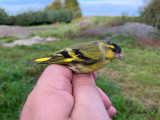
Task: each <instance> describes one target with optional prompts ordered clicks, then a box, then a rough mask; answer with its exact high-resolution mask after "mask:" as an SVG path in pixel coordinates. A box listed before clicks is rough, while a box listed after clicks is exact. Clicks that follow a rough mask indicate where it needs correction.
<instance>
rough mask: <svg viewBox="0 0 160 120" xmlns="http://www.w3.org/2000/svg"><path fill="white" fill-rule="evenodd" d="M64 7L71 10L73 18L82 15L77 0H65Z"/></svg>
mask: <svg viewBox="0 0 160 120" xmlns="http://www.w3.org/2000/svg"><path fill="white" fill-rule="evenodd" d="M64 8H65V9H69V10H71V11H72V12H73V14H74V18H78V17H82V13H81V9H80V7H79V3H78V1H77V0H65V2H64Z"/></svg>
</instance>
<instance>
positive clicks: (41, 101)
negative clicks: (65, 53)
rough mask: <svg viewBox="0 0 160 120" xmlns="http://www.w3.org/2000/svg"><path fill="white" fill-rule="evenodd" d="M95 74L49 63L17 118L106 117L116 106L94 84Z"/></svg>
mask: <svg viewBox="0 0 160 120" xmlns="http://www.w3.org/2000/svg"><path fill="white" fill-rule="evenodd" d="M96 77H97V76H96V74H95V73H91V74H74V73H72V71H71V70H70V69H69V68H68V67H66V66H63V65H55V64H54V65H50V66H49V67H47V68H46V70H45V71H44V72H43V74H42V75H41V77H40V78H39V80H38V82H37V84H36V86H35V88H34V89H33V91H32V92H31V93H30V95H29V97H28V99H27V101H26V103H25V105H24V107H23V111H22V114H21V120H110V119H111V118H112V117H113V116H114V115H115V114H116V109H115V108H114V107H112V106H111V102H110V100H109V98H108V97H107V96H106V95H105V94H104V93H103V91H102V90H101V89H100V88H98V87H96V85H95V79H96Z"/></svg>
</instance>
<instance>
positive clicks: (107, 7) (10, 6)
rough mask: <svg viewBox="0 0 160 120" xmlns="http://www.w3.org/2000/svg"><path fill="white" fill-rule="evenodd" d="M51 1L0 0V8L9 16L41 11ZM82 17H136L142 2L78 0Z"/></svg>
mask: <svg viewBox="0 0 160 120" xmlns="http://www.w3.org/2000/svg"><path fill="white" fill-rule="evenodd" d="M52 1H53V0H0V7H1V8H4V9H5V11H6V12H8V13H9V14H17V13H21V12H24V11H27V10H42V9H43V8H44V7H45V6H46V5H49V4H50V3H52ZM78 2H79V4H80V7H81V10H82V14H83V16H105V15H108V16H120V15H121V14H122V13H127V14H128V15H129V16H138V15H139V14H138V9H139V8H140V7H141V6H143V0H78Z"/></svg>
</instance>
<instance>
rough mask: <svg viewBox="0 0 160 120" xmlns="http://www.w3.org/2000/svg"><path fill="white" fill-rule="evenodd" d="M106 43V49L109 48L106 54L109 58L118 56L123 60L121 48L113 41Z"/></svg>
mask: <svg viewBox="0 0 160 120" xmlns="http://www.w3.org/2000/svg"><path fill="white" fill-rule="evenodd" d="M106 45H107V49H109V52H108V53H107V56H110V59H115V58H118V59H120V60H123V61H124V60H125V58H124V57H123V55H122V50H121V48H120V47H119V46H118V45H117V44H115V43H113V42H107V43H106ZM107 56H106V57H107Z"/></svg>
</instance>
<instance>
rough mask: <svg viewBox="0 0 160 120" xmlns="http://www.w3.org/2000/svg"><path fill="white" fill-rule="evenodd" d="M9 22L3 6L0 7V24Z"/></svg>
mask: <svg viewBox="0 0 160 120" xmlns="http://www.w3.org/2000/svg"><path fill="white" fill-rule="evenodd" d="M9 23H10V19H9V15H8V14H7V13H6V12H5V10H4V9H3V8H0V24H1V25H4V24H9Z"/></svg>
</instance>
